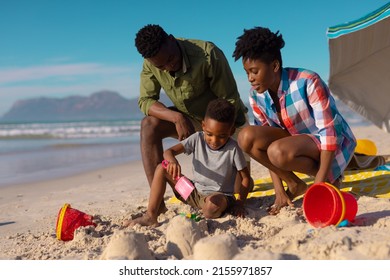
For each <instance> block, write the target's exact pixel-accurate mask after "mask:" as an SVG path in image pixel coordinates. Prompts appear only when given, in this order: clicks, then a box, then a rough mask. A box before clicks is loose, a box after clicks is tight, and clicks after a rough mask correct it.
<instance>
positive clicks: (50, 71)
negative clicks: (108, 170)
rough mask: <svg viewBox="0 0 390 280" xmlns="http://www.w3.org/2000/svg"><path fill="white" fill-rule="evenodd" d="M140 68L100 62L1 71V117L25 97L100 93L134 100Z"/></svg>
mask: <svg viewBox="0 0 390 280" xmlns="http://www.w3.org/2000/svg"><path fill="white" fill-rule="evenodd" d="M140 69H141V66H130V65H129V66H111V65H104V64H99V63H78V64H57V65H43V66H41V65H40V66H32V67H24V68H8V69H5V68H0V98H1V100H2V104H1V106H0V115H2V114H3V113H5V111H7V110H8V109H9V108H11V106H12V104H13V103H14V102H15V101H16V100H19V99H25V98H33V97H64V96H69V95H89V94H91V93H93V92H96V91H100V90H113V91H117V92H119V93H120V94H121V95H123V96H124V97H126V98H133V97H136V96H138V93H139V71H140Z"/></svg>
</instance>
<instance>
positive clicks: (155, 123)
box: [135, 24, 248, 185]
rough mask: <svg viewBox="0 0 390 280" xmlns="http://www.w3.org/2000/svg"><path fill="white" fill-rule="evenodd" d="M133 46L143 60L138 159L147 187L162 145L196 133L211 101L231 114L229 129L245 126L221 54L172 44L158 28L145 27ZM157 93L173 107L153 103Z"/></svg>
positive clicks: (192, 43) (193, 44)
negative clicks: (231, 108) (224, 104)
mask: <svg viewBox="0 0 390 280" xmlns="http://www.w3.org/2000/svg"><path fill="white" fill-rule="evenodd" d="M135 46H136V47H137V50H138V52H139V53H140V54H141V55H142V57H143V58H144V59H145V60H144V64H143V68H142V72H141V85H140V96H139V100H138V104H139V107H140V109H141V111H142V112H143V113H144V114H145V115H146V117H145V118H144V119H143V120H142V123H141V155H142V162H143V166H144V170H145V174H146V177H147V179H148V182H149V185H151V183H152V181H153V175H154V171H155V168H156V166H157V165H158V164H159V163H161V161H162V159H163V157H162V154H163V145H162V140H163V139H164V138H167V137H173V138H176V139H178V140H179V141H181V140H183V139H185V138H187V137H188V136H190V135H191V134H193V133H194V132H195V131H200V130H202V126H201V122H202V120H203V118H204V115H205V112H206V107H207V105H208V103H209V102H210V101H211V100H214V99H217V98H223V99H227V100H228V101H229V102H231V103H232V104H233V105H234V107H235V111H236V119H235V127H236V128H238V127H241V126H243V125H244V124H245V123H246V112H247V111H248V109H247V108H246V107H245V106H244V104H243V103H242V101H241V99H240V95H239V93H238V89H237V85H236V82H235V80H234V76H233V73H232V71H231V69H230V67H229V64H228V62H227V60H226V57H225V55H224V54H223V52H222V51H221V50H220V49H219V48H218V47H216V46H215V45H214V44H213V43H211V42H206V41H201V40H189V39H177V38H175V37H174V36H173V35H168V34H167V33H166V32H165V31H164V29H163V28H161V27H160V26H159V25H152V24H148V25H146V26H144V27H143V28H141V29H140V30H139V31H138V33H137V34H136V38H135ZM161 89H163V90H164V91H165V93H166V94H167V96H168V97H169V98H170V100H171V101H172V103H173V105H174V107H166V106H165V105H164V104H162V103H161V102H159V98H160V91H161Z"/></svg>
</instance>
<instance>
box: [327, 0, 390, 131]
mask: <svg viewBox="0 0 390 280" xmlns="http://www.w3.org/2000/svg"><path fill="white" fill-rule="evenodd" d="M327 37H328V41H329V52H330V74H329V88H330V90H331V92H332V93H333V95H335V96H336V97H338V98H339V99H340V100H341V101H343V102H344V103H345V104H346V105H348V106H349V107H350V108H351V109H353V110H354V111H355V112H357V113H359V114H360V115H362V116H363V117H365V118H366V119H368V120H369V121H371V122H372V123H374V124H375V125H376V126H378V127H380V128H382V129H383V130H385V131H387V132H389V133H390V3H388V4H386V5H384V6H383V7H381V8H379V9H377V10H376V11H374V12H372V13H369V14H367V15H366V16H364V17H362V18H360V19H357V20H355V21H351V22H347V23H345V24H340V25H336V26H333V27H329V28H328V30H327Z"/></svg>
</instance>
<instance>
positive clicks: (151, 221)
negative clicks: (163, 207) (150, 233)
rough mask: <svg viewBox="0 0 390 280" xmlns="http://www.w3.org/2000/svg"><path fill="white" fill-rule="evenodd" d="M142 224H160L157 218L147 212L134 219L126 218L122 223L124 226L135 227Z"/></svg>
mask: <svg viewBox="0 0 390 280" xmlns="http://www.w3.org/2000/svg"><path fill="white" fill-rule="evenodd" d="M137 224H138V225H141V226H156V225H158V222H157V219H155V218H151V217H150V216H149V215H148V214H147V213H146V214H144V215H142V216H141V217H138V218H136V219H133V220H125V221H123V223H122V226H123V227H133V226H135V225H137Z"/></svg>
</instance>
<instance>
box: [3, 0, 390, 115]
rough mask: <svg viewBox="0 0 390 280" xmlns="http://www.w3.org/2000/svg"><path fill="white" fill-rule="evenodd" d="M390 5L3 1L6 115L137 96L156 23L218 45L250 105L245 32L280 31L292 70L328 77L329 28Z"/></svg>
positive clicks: (351, 1) (351, 0)
mask: <svg viewBox="0 0 390 280" xmlns="http://www.w3.org/2000/svg"><path fill="white" fill-rule="evenodd" d="M388 1H389V0H383V1H379V0H346V1H343V0H337V1H336V0H327V1H313V0H311V1H308V0H302V1H262V0H256V1H229V0H225V1H212V0H208V1H204V0H197V1H193V3H192V2H190V1H176V0H170V1H161V0H159V1H157V0H149V1H148V0H147V1H124V0H110V1H108V0H107V1H102V0H94V1H92V0H67V1H58V0H14V1H12V0H0V115H2V114H4V113H5V112H6V111H7V110H8V109H10V107H11V106H12V104H13V103H14V102H15V101H16V100H18V99H25V98H32V97H38V96H46V97H64V96H69V95H90V94H91V93H93V92H96V91H99V90H103V89H108V90H114V91H117V92H119V93H120V94H121V95H123V96H125V97H127V98H134V97H137V96H138V89H139V72H140V69H141V66H142V58H141V56H140V55H139V54H138V52H137V50H136V48H135V47H134V37H135V34H136V32H137V31H138V30H139V29H140V28H141V27H143V26H144V25H146V24H149V23H154V24H160V25H161V26H162V27H163V28H164V29H165V30H166V31H167V32H168V33H171V34H173V35H175V36H177V37H186V38H196V39H204V40H209V41H212V42H214V43H215V44H217V45H218V46H219V47H220V48H221V49H222V50H223V51H224V52H225V54H226V56H227V58H228V60H229V63H230V65H231V67H232V70H233V73H234V76H235V78H236V81H237V84H238V87H239V90H240V93H241V96H242V98H243V99H244V100H246V99H247V93H248V90H249V84H248V82H247V80H246V76H245V73H244V70H243V67H242V63H241V61H237V62H234V60H233V58H232V53H233V50H234V46H235V42H236V38H237V37H238V36H240V35H241V34H242V32H243V29H244V28H246V29H249V28H252V27H254V26H264V27H268V28H270V29H271V30H272V31H277V30H279V31H280V32H281V34H282V35H283V37H284V40H285V42H286V45H285V47H284V48H283V49H282V55H283V64H284V66H293V67H303V68H308V69H311V70H314V71H316V72H318V73H319V74H320V75H321V76H322V78H323V79H324V80H325V81H327V79H328V71H329V51H328V41H327V38H326V30H327V28H328V27H330V26H333V25H338V24H341V23H345V22H348V21H351V20H355V19H357V18H360V17H362V16H364V15H366V14H367V13H369V12H372V11H373V10H375V9H377V8H379V7H381V6H382V5H384V4H386V3H387V2H388ZM141 2H142V3H141ZM161 3H163V4H161Z"/></svg>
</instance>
